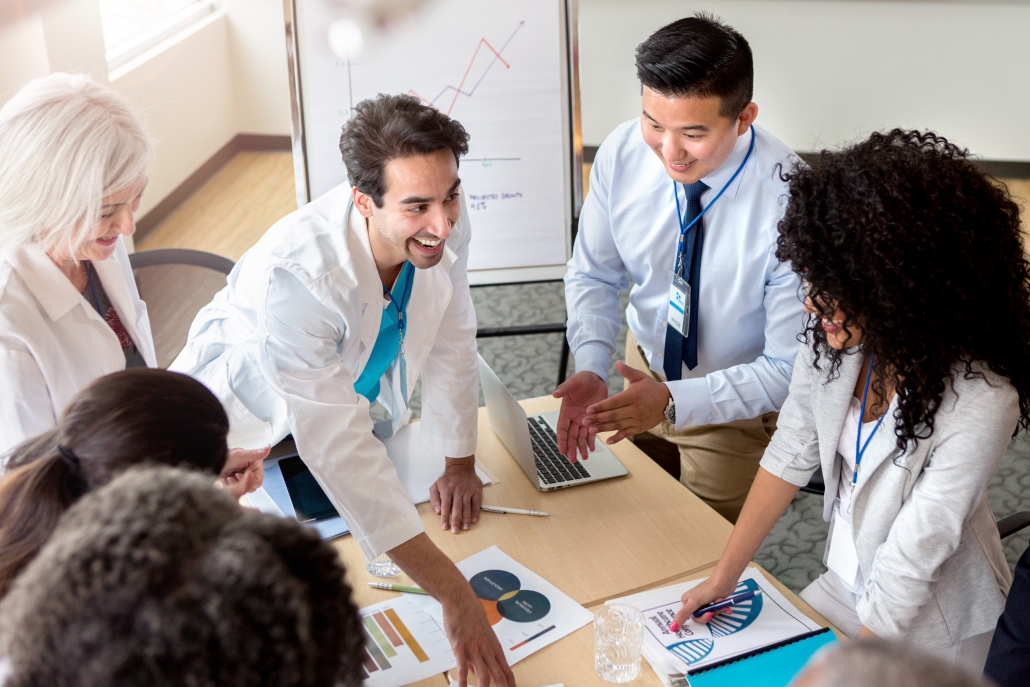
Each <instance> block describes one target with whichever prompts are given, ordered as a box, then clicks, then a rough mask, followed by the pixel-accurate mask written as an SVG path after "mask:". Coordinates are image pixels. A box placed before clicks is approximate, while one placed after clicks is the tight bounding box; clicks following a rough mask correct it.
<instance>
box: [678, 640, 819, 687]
mask: <svg viewBox="0 0 1030 687" xmlns="http://www.w3.org/2000/svg"><path fill="white" fill-rule="evenodd" d="M836 642H837V638H836V636H834V634H833V632H832V631H831V630H830V628H828V627H824V628H823V629H821V630H816V631H815V632H806V633H805V634H801V635H798V636H796V637H791V638H790V639H786V640H784V641H782V642H778V643H776V644H772V645H769V646H766V647H762V648H761V649H756V650H755V651H751V652H748V653H746V654H742V655H740V656H734V657H732V658H728V659H726V660H724V661H719V662H718V663H713V664H711V665H707V666H705V667H704V668H698V669H697V670H692V671H689V672H688V673H687V675H686V676H685V677H686V681H687V683H688V684H689V685H690V687H729V686H731V685H747V686H748V687H787V685H789V684H790V681H791V680H793V679H794V677H795V676H796V675H797V674H798V673H799V672H801V669H802V668H803V667H804V666H805V664H806V663H807V662H808V660H809V659H810V658H812V656H813V655H814V654H815V653H816V652H817V651H819V650H820V649H822V648H823V647H824V646H827V645H829V644H835V643H836Z"/></svg>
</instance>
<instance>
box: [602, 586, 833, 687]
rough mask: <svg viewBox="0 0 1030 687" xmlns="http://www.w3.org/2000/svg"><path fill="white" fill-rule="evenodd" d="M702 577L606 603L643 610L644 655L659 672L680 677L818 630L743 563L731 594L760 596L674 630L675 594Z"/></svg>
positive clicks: (677, 601)
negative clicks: (756, 591)
mask: <svg viewBox="0 0 1030 687" xmlns="http://www.w3.org/2000/svg"><path fill="white" fill-rule="evenodd" d="M706 579H707V578H706ZM702 582H704V579H700V580H691V581H690V582H684V583H682V584H677V585H673V586H671V587H663V588H662V589H654V590H651V591H647V592H641V593H640V594H634V595H632V596H627V597H623V598H621V599H613V600H611V601H609V602H608V603H610V604H613V603H619V604H629V605H631V606H636V607H637V608H639V609H640V610H641V611H642V612H643V614H644V621H645V624H644V647H643V654H644V657H645V658H647V661H648V663H650V664H651V667H652V668H654V670H655V673H657V674H658V675H659V676H663V675H664V676H672V675H679V676H682V675H684V674H686V673H687V672H688V671H689V670H694V669H697V668H701V667H704V666H706V665H710V664H712V663H716V662H718V661H721V660H723V659H727V658H731V657H733V656H739V655H741V654H746V653H748V652H751V651H754V650H756V649H760V648H762V647H765V646H769V645H771V644H775V643H777V642H781V641H783V640H786V639H790V638H791V637H796V636H797V635H801V634H804V633H806V632H811V631H813V630H818V629H819V625H818V624H817V623H816V622H815V621H813V620H812V619H810V618H809V617H808V616H806V615H805V614H804V613H802V612H801V611H799V610H798V609H797V608H795V607H794V605H793V604H792V603H790V602H789V601H787V599H786V598H785V597H784V596H783V594H781V593H780V592H779V591H777V589H776V587H774V586H773V585H772V583H771V582H769V580H768V579H766V577H765V576H764V575H762V573H761V572H760V571H758V570H757V569H755V568H747V569H746V570H745V571H744V574H743V575H742V576H741V578H740V582H739V583H738V585H737V590H736V592H735V593H740V592H745V591H749V590H758V589H760V590H762V593H761V595H759V596H756V597H754V598H753V599H751V600H750V601H745V602H744V603H742V604H738V605H736V606H733V608H732V613H729V614H721V615H716V616H715V617H714V618H712V620H711V621H710V622H709V623H708V624H702V623H698V622H695V621H694V620H688V621H687V622H686V624H684V625H683V626H682V627H681V628H680V629H679V631H677V632H673V631H672V630H670V629H669V626H670V625H671V624H672V621H673V618H674V617H675V616H676V612H677V611H679V609H680V608H681V607H682V606H683V604H682V603H680V596H682V594H683V592H685V591H687V590H688V589H691V588H693V587H696V586H697V585H699V584H701V583H702Z"/></svg>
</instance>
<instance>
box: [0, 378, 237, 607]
mask: <svg viewBox="0 0 1030 687" xmlns="http://www.w3.org/2000/svg"><path fill="white" fill-rule="evenodd" d="M228 434H229V418H228V417H226V415H225V410H224V409H223V408H222V404H221V403H220V402H219V400H218V399H217V398H216V397H215V395H214V394H213V393H211V391H210V390H208V388H207V387H206V386H204V385H203V384H201V383H200V382H198V381H197V380H196V379H193V378H192V377H190V376H188V375H184V374H179V373H177V372H168V371H166V370H154V369H150V368H146V367H136V368H131V369H128V370H122V371H120V372H115V373H112V374H109V375H105V376H103V377H100V378H98V379H96V380H94V381H93V382H92V383H90V385H89V386H87V387H86V388H84V389H83V390H82V391H80V392H79V393H78V394H76V395H75V397H74V398H72V400H71V401H69V402H68V406H67V407H66V408H65V409H64V412H62V413H61V417H60V418H59V419H58V421H57V424H56V425H55V426H54V427H52V428H51V429H49V430H47V431H46V432H43V433H42V434H40V435H39V436H36V437H33V438H32V439H28V440H26V441H25V442H23V443H21V444H19V445H18V446H17V447H15V448H14V450H13V451H12V453H11V455H10V457H9V459H8V461H7V466H6V468H7V471H6V472H5V473H4V475H3V476H2V477H0V596H2V595H3V594H4V592H5V591H6V589H7V587H8V585H9V584H10V582H11V580H13V579H14V577H15V576H16V575H17V574H18V573H19V572H20V571H21V570H22V569H23V568H24V567H25V565H26V564H27V563H28V562H29V561H30V560H31V559H32V557H33V556H35V555H36V553H37V552H38V551H39V549H40V547H41V546H42V545H43V543H44V542H45V541H46V540H47V538H48V537H49V536H50V533H51V532H52V531H53V529H54V528H55V527H56V526H57V522H58V520H59V519H60V517H61V515H62V514H63V513H64V512H65V511H66V510H67V509H68V507H69V506H71V505H72V504H73V503H74V502H75V501H76V500H77V499H79V498H80V497H81V496H82V495H83V494H85V493H87V492H89V491H90V490H92V489H95V488H96V487H100V486H102V485H104V484H107V483H108V482H110V481H111V480H112V479H113V478H114V476H115V475H117V474H119V473H120V472H122V471H124V470H126V469H128V468H129V467H130V466H133V465H141V464H164V465H177V466H179V465H181V466H184V467H189V468H193V469H196V470H202V471H205V472H208V473H210V474H211V475H212V476H215V475H218V474H219V473H220V472H221V471H222V468H223V467H224V466H225V460H226V455H227V451H228V449H227V447H226V437H227V435H228Z"/></svg>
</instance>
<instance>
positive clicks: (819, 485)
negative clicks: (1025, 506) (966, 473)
mask: <svg viewBox="0 0 1030 687" xmlns="http://www.w3.org/2000/svg"><path fill="white" fill-rule="evenodd" d="M801 491H803V492H805V493H806V494H815V495H817V496H822V495H823V494H824V493H826V485H825V484H823V473H822V471H820V470H816V471H815V474H814V475H812V479H810V480H809V481H808V484H807V485H805V486H803V487H801ZM996 524H997V525H998V534H999V535H1001V538H1002V539H1004V538H1005V537H1008V536H1011V535H1013V534H1015V533H1016V532H1019V531H1020V530H1022V529H1024V528H1025V527H1027V526H1030V511H1027V510H1021V511H1018V512H1016V513H1013V514H1012V515H1007V516H1005V517H1004V518H1001V519H1000V520H998V521H997V522H996Z"/></svg>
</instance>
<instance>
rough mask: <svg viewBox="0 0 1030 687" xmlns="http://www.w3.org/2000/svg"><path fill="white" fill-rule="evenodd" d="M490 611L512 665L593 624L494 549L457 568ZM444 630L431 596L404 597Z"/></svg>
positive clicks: (588, 614) (560, 595)
mask: <svg viewBox="0 0 1030 687" xmlns="http://www.w3.org/2000/svg"><path fill="white" fill-rule="evenodd" d="M457 566H458V570H460V571H461V574H462V575H464V576H465V578H466V579H468V581H469V584H471V585H472V590H473V591H474V592H475V593H476V596H478V597H479V601H480V603H482V604H483V608H484V609H485V610H486V617H487V618H488V619H489V620H490V624H491V625H493V628H494V632H495V633H496V634H497V639H498V640H500V642H501V646H502V647H504V655H505V658H507V659H508V665H514V664H516V663H518V662H519V661H521V660H522V659H524V658H525V657H526V656H529V655H530V654H532V653H534V652H536V651H539V650H540V649H542V648H544V647H545V646H547V645H548V644H553V643H555V642H557V641H558V640H559V639H561V638H562V637H565V636H566V635H569V634H572V633H573V632H575V631H576V630H578V629H579V628H581V627H583V626H584V625H586V624H587V623H589V622H591V621H592V620H593V619H594V615H593V614H592V613H591V612H590V611H588V610H587V609H585V608H583V607H582V606H580V605H579V604H578V603H576V602H575V601H573V600H572V599H570V598H569V597H568V596H566V595H565V594H563V593H562V592H561V591H560V590H559V589H558V588H557V587H555V586H554V585H553V584H551V583H550V582H548V581H547V580H545V579H544V578H542V577H540V576H539V575H537V574H536V573H535V572H533V571H532V570H530V569H529V568H527V567H525V566H524V565H522V564H521V563H519V562H518V561H516V560H515V559H514V558H512V557H511V556H509V555H508V554H506V553H504V552H503V551H501V550H500V549H499V548H497V547H496V546H491V547H490V548H489V549H484V550H482V551H480V552H479V553H477V554H475V555H472V556H469V557H468V558H466V559H465V560H463V561H461V562H459V563H457ZM405 597H409V598H411V600H412V601H413V602H414V603H416V604H418V605H419V606H421V607H422V608H424V609H426V610H427V611H428V612H429V613H430V614H432V615H433V616H434V618H435V619H436V620H437V622H438V623H440V624H441V625H443V609H442V608H441V606H440V604H439V602H437V601H436V600H435V599H433V598H432V597H428V596H422V595H415V594H411V595H408V594H405Z"/></svg>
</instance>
